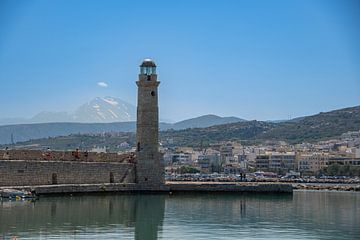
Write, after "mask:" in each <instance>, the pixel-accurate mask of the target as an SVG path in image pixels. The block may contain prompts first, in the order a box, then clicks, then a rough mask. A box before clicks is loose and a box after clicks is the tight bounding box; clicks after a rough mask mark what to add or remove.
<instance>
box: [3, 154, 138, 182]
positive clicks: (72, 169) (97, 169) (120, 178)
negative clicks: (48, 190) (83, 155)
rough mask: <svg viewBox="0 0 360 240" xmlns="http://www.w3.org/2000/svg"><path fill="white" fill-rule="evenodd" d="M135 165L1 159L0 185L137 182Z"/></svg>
mask: <svg viewBox="0 0 360 240" xmlns="http://www.w3.org/2000/svg"><path fill="white" fill-rule="evenodd" d="M134 182H135V164H132V163H116V162H80V161H41V160H36V161H35V160H1V161H0V186H31V185H51V184H96V183H134Z"/></svg>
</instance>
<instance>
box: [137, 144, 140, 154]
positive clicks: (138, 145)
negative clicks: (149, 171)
mask: <svg viewBox="0 0 360 240" xmlns="http://www.w3.org/2000/svg"><path fill="white" fill-rule="evenodd" d="M137 150H138V152H140V142H138V143H137Z"/></svg>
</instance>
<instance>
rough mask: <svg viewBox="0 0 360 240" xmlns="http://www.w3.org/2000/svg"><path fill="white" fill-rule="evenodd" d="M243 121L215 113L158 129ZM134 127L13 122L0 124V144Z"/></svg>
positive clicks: (124, 124)
mask: <svg viewBox="0 0 360 240" xmlns="http://www.w3.org/2000/svg"><path fill="white" fill-rule="evenodd" d="M91 106H93V105H91ZM113 111H115V110H113ZM90 113H93V112H90ZM84 115H85V114H84ZM98 116H99V117H101V116H102V115H100V114H99V115H98ZM243 121H245V120H243V119H240V118H236V117H219V116H216V115H204V116H200V117H196V118H192V119H188V120H184V121H180V122H177V123H160V130H167V129H174V130H180V129H188V128H197V127H209V126H213V125H219V124H227V123H234V122H243ZM135 129H136V122H135V121H128V122H112V123H77V122H59V123H57V122H50V123H33V124H13V125H5V126H0V144H8V143H12V142H23V141H27V140H30V139H39V138H47V137H56V136H66V135H69V134H77V133H80V134H84V133H104V132H135Z"/></svg>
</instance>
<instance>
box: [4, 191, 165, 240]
mask: <svg viewBox="0 0 360 240" xmlns="http://www.w3.org/2000/svg"><path fill="white" fill-rule="evenodd" d="M164 206H165V196H164V195H111V196H110V195H107V196H94V195H92V196H75V197H47V198H40V200H38V201H35V202H9V201H7V202H6V201H3V202H1V208H0V232H1V233H2V236H3V238H8V237H11V236H18V237H20V238H21V239H22V238H25V237H29V236H32V237H35V236H44V237H53V238H56V237H58V238H59V239H61V238H63V237H64V235H72V236H78V237H80V238H81V237H84V238H87V239H88V238H94V239H96V238H97V237H99V236H101V235H102V234H104V233H109V232H115V233H116V234H117V235H119V236H124V238H129V239H134V238H135V239H157V234H158V228H159V226H161V225H162V222H163V219H164Z"/></svg>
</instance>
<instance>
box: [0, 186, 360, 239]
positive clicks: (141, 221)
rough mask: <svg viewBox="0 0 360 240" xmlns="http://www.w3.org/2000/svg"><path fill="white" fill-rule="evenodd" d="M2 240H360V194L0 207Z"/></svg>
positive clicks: (88, 200)
mask: <svg viewBox="0 0 360 240" xmlns="http://www.w3.org/2000/svg"><path fill="white" fill-rule="evenodd" d="M0 233H1V234H0V239H11V237H13V236H17V238H18V239H191V240H196V239H360V193H354V192H310V191H297V192H294V194H293V195H253V194H173V195H162V194H157V195H149V194H142V195H105V196H104V195H101V196H100V195H91V196H73V197H70V196H68V197H42V198H40V199H39V200H38V201H36V202H9V201H3V202H0Z"/></svg>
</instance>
